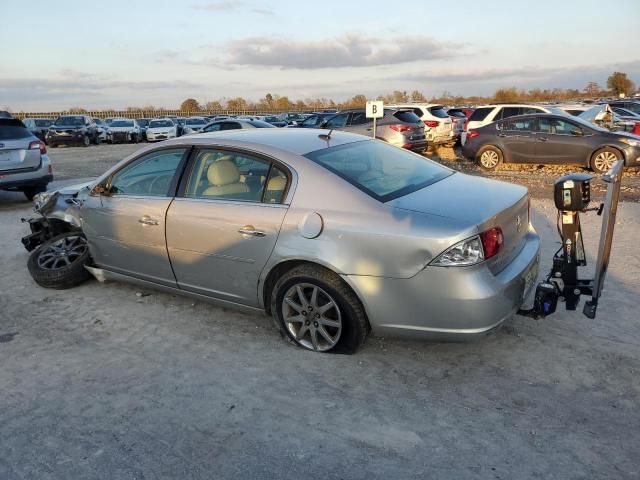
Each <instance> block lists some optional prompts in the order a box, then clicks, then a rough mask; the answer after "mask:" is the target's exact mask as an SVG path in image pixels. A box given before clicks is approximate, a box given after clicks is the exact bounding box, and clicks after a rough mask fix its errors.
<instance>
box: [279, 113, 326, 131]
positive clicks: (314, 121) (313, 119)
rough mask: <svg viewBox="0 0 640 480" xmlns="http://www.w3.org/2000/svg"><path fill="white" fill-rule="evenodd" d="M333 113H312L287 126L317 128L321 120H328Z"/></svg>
mask: <svg viewBox="0 0 640 480" xmlns="http://www.w3.org/2000/svg"><path fill="white" fill-rule="evenodd" d="M334 115H335V113H325V112H319V113H313V114H311V115H309V116H308V117H307V118H305V119H304V120H303V121H301V122H300V123H297V124H295V125H289V126H290V127H291V128H318V127H319V126H320V125H322V122H324V121H325V120H328V119H329V118H331V117H333V116H334Z"/></svg>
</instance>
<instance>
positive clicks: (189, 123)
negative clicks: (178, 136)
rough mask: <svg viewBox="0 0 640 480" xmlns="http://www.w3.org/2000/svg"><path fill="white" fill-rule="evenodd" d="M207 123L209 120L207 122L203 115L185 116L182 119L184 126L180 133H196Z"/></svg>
mask: <svg viewBox="0 0 640 480" xmlns="http://www.w3.org/2000/svg"><path fill="white" fill-rule="evenodd" d="M207 123H209V122H207V121H206V120H205V119H204V118H203V117H189V118H186V119H185V121H184V128H183V131H182V133H183V134H184V135H186V134H188V133H197V132H199V131H200V130H202V127H204V126H205V125H206V124H207Z"/></svg>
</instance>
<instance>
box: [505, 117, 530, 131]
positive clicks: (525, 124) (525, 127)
mask: <svg viewBox="0 0 640 480" xmlns="http://www.w3.org/2000/svg"><path fill="white" fill-rule="evenodd" d="M534 124H535V120H534V119H533V118H518V119H512V120H509V121H507V122H502V130H507V131H511V132H533V126H534Z"/></svg>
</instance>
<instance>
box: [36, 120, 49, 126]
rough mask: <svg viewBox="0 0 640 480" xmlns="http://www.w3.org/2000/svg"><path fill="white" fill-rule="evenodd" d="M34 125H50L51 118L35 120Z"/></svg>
mask: <svg viewBox="0 0 640 480" xmlns="http://www.w3.org/2000/svg"><path fill="white" fill-rule="evenodd" d="M35 122H36V127H50V126H51V124H52V123H53V120H35Z"/></svg>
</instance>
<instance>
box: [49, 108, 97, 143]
mask: <svg viewBox="0 0 640 480" xmlns="http://www.w3.org/2000/svg"><path fill="white" fill-rule="evenodd" d="M45 138H46V140H47V143H48V144H49V145H50V146H51V147H54V148H55V147H57V146H58V145H62V144H66V145H69V144H72V145H83V146H85V147H88V146H89V145H90V144H92V143H94V144H96V145H97V144H98V143H99V142H100V138H99V133H98V126H97V125H96V123H95V122H94V121H93V119H92V118H91V117H90V116H88V115H63V116H61V117H58V118H57V119H56V121H55V122H53V125H51V127H49V130H48V131H47V135H46V137H45Z"/></svg>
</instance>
